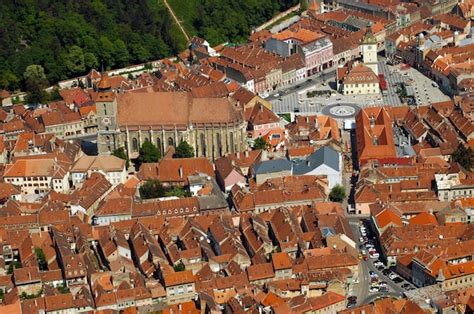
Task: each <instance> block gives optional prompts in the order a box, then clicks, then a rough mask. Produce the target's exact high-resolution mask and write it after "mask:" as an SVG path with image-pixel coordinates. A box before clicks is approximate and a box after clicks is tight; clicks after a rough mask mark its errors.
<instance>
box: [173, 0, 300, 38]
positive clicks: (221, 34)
mask: <svg viewBox="0 0 474 314" xmlns="http://www.w3.org/2000/svg"><path fill="white" fill-rule="evenodd" d="M168 2H169V3H170V5H171V6H172V8H173V11H174V12H175V13H176V14H177V15H178V17H179V18H180V19H182V20H183V21H184V27H185V28H186V30H187V31H188V32H189V33H191V34H192V35H198V36H200V37H202V38H205V39H206V40H207V41H209V42H210V43H211V44H212V45H217V44H221V43H223V42H232V43H240V42H245V41H246V40H247V37H248V35H249V34H250V33H251V31H252V29H253V28H254V27H255V26H258V25H260V24H262V23H264V22H265V21H267V20H269V19H271V18H272V17H273V16H274V15H275V14H276V13H278V12H279V11H283V10H286V9H287V8H289V7H291V6H293V5H295V4H297V3H298V2H299V0H279V1H275V0H260V1H255V0H239V1H229V0H168Z"/></svg>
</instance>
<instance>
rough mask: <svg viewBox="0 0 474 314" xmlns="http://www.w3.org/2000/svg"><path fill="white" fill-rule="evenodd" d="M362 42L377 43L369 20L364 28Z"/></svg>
mask: <svg viewBox="0 0 474 314" xmlns="http://www.w3.org/2000/svg"><path fill="white" fill-rule="evenodd" d="M361 43H362V44H371V45H373V44H377V39H376V38H375V36H374V33H373V32H372V22H369V24H368V25H367V28H366V30H365V34H364V37H362V41H361Z"/></svg>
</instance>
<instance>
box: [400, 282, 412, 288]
mask: <svg viewBox="0 0 474 314" xmlns="http://www.w3.org/2000/svg"><path fill="white" fill-rule="evenodd" d="M410 287H411V285H410V284H409V283H408V282H406V283H404V284H403V285H402V288H403V289H408V288H410Z"/></svg>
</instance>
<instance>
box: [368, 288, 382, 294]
mask: <svg viewBox="0 0 474 314" xmlns="http://www.w3.org/2000/svg"><path fill="white" fill-rule="evenodd" d="M379 291H380V288H378V287H370V288H369V292H370V293H374V292H379Z"/></svg>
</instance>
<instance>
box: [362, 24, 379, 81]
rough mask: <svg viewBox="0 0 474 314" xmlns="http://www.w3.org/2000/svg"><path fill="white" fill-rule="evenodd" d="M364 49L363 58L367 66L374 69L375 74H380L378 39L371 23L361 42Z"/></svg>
mask: <svg viewBox="0 0 474 314" xmlns="http://www.w3.org/2000/svg"><path fill="white" fill-rule="evenodd" d="M360 48H361V51H362V60H363V62H364V64H365V65H366V66H368V67H369V68H371V69H372V71H374V73H375V75H377V76H378V75H379V67H378V63H377V39H376V38H375V36H374V34H373V33H372V26H371V25H369V26H368V27H367V30H366V32H365V35H364V37H363V38H362V40H361V42H360Z"/></svg>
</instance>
